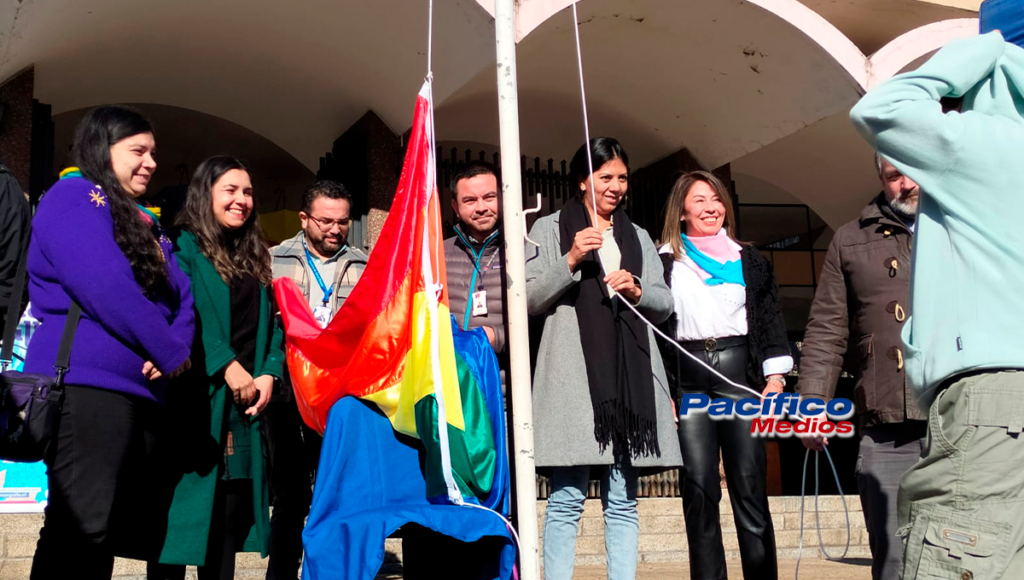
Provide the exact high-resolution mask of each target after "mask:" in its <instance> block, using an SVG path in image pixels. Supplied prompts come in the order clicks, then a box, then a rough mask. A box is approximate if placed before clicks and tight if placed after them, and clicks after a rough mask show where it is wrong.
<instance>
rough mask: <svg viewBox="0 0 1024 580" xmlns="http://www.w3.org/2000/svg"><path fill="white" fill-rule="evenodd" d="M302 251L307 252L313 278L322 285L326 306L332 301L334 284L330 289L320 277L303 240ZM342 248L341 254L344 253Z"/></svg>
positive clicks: (307, 260)
mask: <svg viewBox="0 0 1024 580" xmlns="http://www.w3.org/2000/svg"><path fill="white" fill-rule="evenodd" d="M302 249H303V250H305V252H306V263H307V264H309V269H310V270H312V271H313V277H314V278H316V283H317V284H319V285H320V290H321V291H322V292H323V293H324V306H327V303H328V302H329V301H330V300H331V294H333V293H334V284H331V287H330V288H328V287H327V284H324V279H323V277H322V276H320V270H317V268H316V263H314V262H313V255H312V254H310V253H309V247H308V246H306V240H302ZM344 250H345V248H342V249H341V250H340V251H339V253H340V252H342V251H344Z"/></svg>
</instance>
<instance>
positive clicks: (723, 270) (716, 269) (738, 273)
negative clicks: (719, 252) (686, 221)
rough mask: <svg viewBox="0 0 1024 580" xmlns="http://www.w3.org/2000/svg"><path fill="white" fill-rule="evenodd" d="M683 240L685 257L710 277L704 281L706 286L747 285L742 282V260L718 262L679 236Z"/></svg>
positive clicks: (683, 236)
mask: <svg viewBox="0 0 1024 580" xmlns="http://www.w3.org/2000/svg"><path fill="white" fill-rule="evenodd" d="M680 237H682V238H683V246H684V247H685V248H686V255H687V256H689V257H690V259H691V260H693V262H694V263H695V264H697V266H698V267H699V268H700V269H701V270H704V271H705V272H707V273H708V274H710V275H711V277H710V278H708V279H707V280H705V281H704V283H705V284H707V285H708V286H717V285H719V284H739V285H740V286H744V287H745V286H746V285H747V283H746V282H745V281H744V280H743V262H742V260H733V261H732V262H725V263H724V264H723V263H722V262H719V261H717V260H715V259H713V258H710V257H708V256H706V255H705V254H704V253H703V252H701V251H700V250H698V249H697V247H696V246H694V245H693V242H691V241H690V240H689V239H688V238H687V237H686V235H685V234H684V235H682V236H680Z"/></svg>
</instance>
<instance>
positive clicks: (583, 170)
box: [569, 137, 629, 201]
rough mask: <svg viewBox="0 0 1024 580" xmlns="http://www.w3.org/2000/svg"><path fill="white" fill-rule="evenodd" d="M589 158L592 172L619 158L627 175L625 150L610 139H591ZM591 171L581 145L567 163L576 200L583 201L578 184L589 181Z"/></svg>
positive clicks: (627, 166)
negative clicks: (591, 161) (592, 167)
mask: <svg viewBox="0 0 1024 580" xmlns="http://www.w3.org/2000/svg"><path fill="white" fill-rule="evenodd" d="M590 157H591V159H592V160H593V162H594V169H593V171H597V170H598V169H601V168H602V167H604V164H605V163H608V162H609V161H611V160H612V159H615V158H619V159H621V160H622V164H623V165H625V166H626V173H629V155H626V150H625V149H624V148H623V147H622V145H621V144H620V143H619V142H618V141H617V140H615V139H613V138H611V137H594V138H592V139H591V140H590ZM593 171H591V170H590V166H589V165H588V164H587V145H586V144H583V145H581V146H580V148H579V149H577V150H576V155H573V156H572V161H570V162H569V177H571V178H572V181H570V183H573V184H575V189H574V190H573V191H575V192H576V198H577V199H578V200H580V201H583V197H584V193H585V192H584V191H583V190H581V189H580V188H579V184H581V183H583V182H584V181H587V180H588V179H590V174H591V173H593Z"/></svg>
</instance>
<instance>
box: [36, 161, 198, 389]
mask: <svg viewBox="0 0 1024 580" xmlns="http://www.w3.org/2000/svg"><path fill="white" fill-rule="evenodd" d="M160 246H161V247H162V248H163V250H164V255H165V256H166V257H167V265H168V270H169V273H170V287H169V288H168V289H167V290H166V291H165V292H163V293H162V295H161V296H160V297H158V298H157V299H154V300H150V299H149V298H147V297H146V296H145V294H143V292H142V290H141V288H140V287H139V285H138V284H137V283H136V282H135V276H134V275H133V273H132V269H131V266H130V265H129V263H128V260H127V258H125V257H124V254H123V253H122V252H121V249H120V248H119V247H118V246H117V243H116V242H115V241H114V220H113V218H112V217H111V215H110V207H109V205H108V203H107V200H106V193H104V192H103V191H102V190H101V189H99V188H98V187H96V186H95V185H93V183H92V182H90V181H88V180H86V179H82V178H80V177H73V178H69V179H62V180H60V181H58V182H57V183H56V184H55V185H54V186H53V187H52V188H51V189H50V191H49V192H47V194H46V195H45V196H43V199H42V201H40V203H39V209H38V210H37V212H36V215H35V218H33V220H32V239H31V242H30V244H29V250H28V277H29V284H28V291H29V298H30V299H31V301H32V313H33V314H34V315H35V316H36V317H37V318H39V319H40V320H41V321H42V325H41V326H40V327H39V328H38V329H37V330H36V333H35V335H33V337H32V343H31V345H30V347H29V349H28V356H27V360H26V361H25V372H28V373H40V374H48V375H50V376H53V375H54V370H53V364H54V361H55V360H56V358H57V347H58V345H59V344H60V337H61V333H62V331H63V330H64V321H65V320H66V319H67V313H68V308H69V307H70V306H71V298H74V300H75V301H76V302H78V304H79V305H80V306H81V307H82V318H81V320H80V322H79V324H78V332H77V333H76V334H75V341H74V343H73V344H72V346H71V362H70V370H69V371H68V374H67V375H66V377H65V382H66V383H67V384H70V385H84V386H90V387H98V388H101V389H108V390H111V391H119V392H122V393H127V394H129V395H136V396H139V397H143V398H145V399H150V400H154V401H163V397H164V389H165V387H166V380H165V379H160V380H156V381H148V380H146V378H145V377H144V376H143V375H142V366H143V365H144V364H145V362H146V361H147V360H151V361H153V363H154V364H155V365H156V367H157V368H158V369H160V370H161V371H162V372H163V373H164V374H167V373H170V372H172V371H174V370H175V369H177V368H178V367H179V366H180V365H181V363H183V362H184V361H185V359H186V358H188V356H189V354H190V349H191V346H192V338H193V335H194V333H195V314H194V312H193V308H192V294H191V293H190V292H189V283H188V277H187V276H185V274H184V272H182V271H181V270H180V269H179V268H178V264H177V262H176V261H175V259H174V254H173V251H172V247H171V242H170V240H168V239H167V237H166V236H160Z"/></svg>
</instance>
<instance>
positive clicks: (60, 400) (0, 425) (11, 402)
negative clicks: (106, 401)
mask: <svg viewBox="0 0 1024 580" xmlns="http://www.w3.org/2000/svg"><path fill="white" fill-rule="evenodd" d="M25 248H26V250H25V252H24V253H22V256H21V260H20V261H19V262H18V270H17V274H15V277H14V287H13V288H12V289H11V301H10V307H9V308H8V310H7V320H6V321H5V323H4V334H3V348H2V349H0V369H2V370H3V371H4V372H2V373H0V459H6V460H8V461H23V462H35V461H42V460H44V459H47V458H49V457H50V453H51V451H52V450H53V448H54V445H55V443H56V439H57V428H58V427H59V425H60V413H61V407H62V406H63V404H64V375H65V374H66V373H67V372H68V362H69V360H70V358H71V343H72V341H73V340H74V338H75V330H76V329H77V328H78V319H79V318H80V317H81V315H82V309H81V307H80V306H79V305H78V304H77V303H75V302H74V301H72V302H71V307H70V308H69V309H68V318H67V322H65V324H64V333H63V334H62V335H61V339H60V347H59V349H58V351H57V361H56V364H55V365H54V369H55V370H56V371H57V374H56V378H54V377H50V376H47V375H38V374H27V373H23V372H19V371H8V370H7V369H8V368H9V367H10V366H11V364H12V362H13V361H14V333H15V330H17V328H18V318H19V317H18V313H19V312H20V310H21V309H20V306H21V298H22V296H23V295H24V293H25V278H26V271H27V269H28V267H27V261H28V260H27V255H28V244H25Z"/></svg>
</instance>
